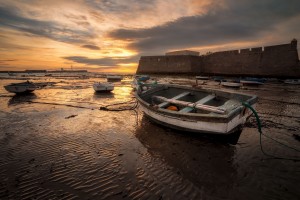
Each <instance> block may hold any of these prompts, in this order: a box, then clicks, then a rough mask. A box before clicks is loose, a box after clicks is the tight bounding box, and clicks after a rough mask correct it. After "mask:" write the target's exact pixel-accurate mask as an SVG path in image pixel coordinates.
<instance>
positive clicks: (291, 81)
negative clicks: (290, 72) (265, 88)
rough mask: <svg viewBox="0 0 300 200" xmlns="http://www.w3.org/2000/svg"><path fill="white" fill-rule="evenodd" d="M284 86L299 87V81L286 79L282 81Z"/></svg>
mask: <svg viewBox="0 0 300 200" xmlns="http://www.w3.org/2000/svg"><path fill="white" fill-rule="evenodd" d="M284 83H286V84H292V85H300V79H287V80H285V81H284Z"/></svg>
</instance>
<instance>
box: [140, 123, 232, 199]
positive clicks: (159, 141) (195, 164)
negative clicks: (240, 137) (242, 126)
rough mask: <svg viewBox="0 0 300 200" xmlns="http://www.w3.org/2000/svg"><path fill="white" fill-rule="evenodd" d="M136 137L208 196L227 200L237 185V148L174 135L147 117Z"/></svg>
mask: <svg viewBox="0 0 300 200" xmlns="http://www.w3.org/2000/svg"><path fill="white" fill-rule="evenodd" d="M135 135H136V137H137V138H138V139H139V140H140V142H141V143H142V144H143V145H144V146H145V147H146V148H147V149H148V152H149V153H150V154H152V155H153V156H161V157H162V159H163V160H165V161H166V162H167V163H168V164H169V165H170V166H172V167H173V168H174V169H177V170H178V173H180V174H181V175H182V176H184V177H185V178H187V179H188V180H189V181H191V182H192V183H193V184H195V185H197V186H198V187H199V188H202V190H203V191H205V195H208V196H215V197H216V196H219V197H224V196H226V195H228V189H229V188H231V187H232V186H233V183H234V182H236V179H237V171H236V168H235V166H234V164H233V158H234V154H235V147H234V146H231V145H226V144H222V143H215V142H212V141H211V140H210V139H207V138H203V137H197V136H196V135H194V134H193V135H186V134H179V133H174V131H173V130H171V129H164V128H162V127H159V126H156V125H154V124H152V123H151V122H150V121H149V120H148V118H146V117H143V118H142V119H141V123H140V125H139V127H138V128H137V129H136V134H135ZM216 191H218V192H217V193H216Z"/></svg>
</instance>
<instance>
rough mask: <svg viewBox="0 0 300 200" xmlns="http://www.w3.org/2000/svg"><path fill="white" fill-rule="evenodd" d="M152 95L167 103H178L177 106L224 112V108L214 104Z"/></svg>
mask: <svg viewBox="0 0 300 200" xmlns="http://www.w3.org/2000/svg"><path fill="white" fill-rule="evenodd" d="M154 97H155V98H156V100H158V101H160V102H168V103H171V104H175V105H179V106H184V107H192V108H196V109H200V110H206V111H210V112H214V113H219V114H224V113H225V112H226V110H225V109H223V108H219V107H215V106H209V105H204V104H196V103H192V102H187V101H180V100H176V99H168V98H165V97H162V96H154Z"/></svg>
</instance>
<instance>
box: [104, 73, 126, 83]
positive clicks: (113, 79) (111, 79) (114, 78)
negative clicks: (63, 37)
mask: <svg viewBox="0 0 300 200" xmlns="http://www.w3.org/2000/svg"><path fill="white" fill-rule="evenodd" d="M106 78H107V81H108V82H116V81H121V80H122V79H123V77H122V76H117V75H107V76H106Z"/></svg>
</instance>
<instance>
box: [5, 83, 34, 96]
mask: <svg viewBox="0 0 300 200" xmlns="http://www.w3.org/2000/svg"><path fill="white" fill-rule="evenodd" d="M4 88H5V90H7V91H8V92H12V93H16V94H21V93H30V92H33V91H34V90H35V89H36V88H37V87H36V85H34V84H33V83H32V82H29V81H26V82H22V83H12V84H9V85H6V86H4Z"/></svg>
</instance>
